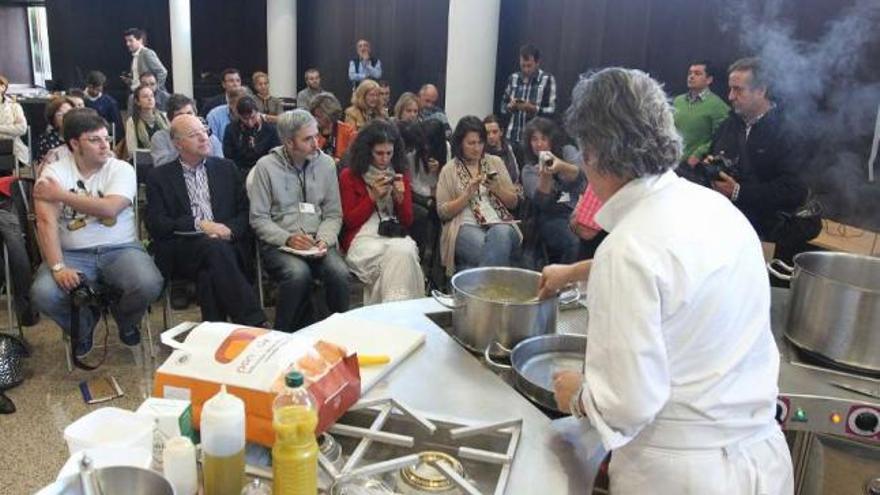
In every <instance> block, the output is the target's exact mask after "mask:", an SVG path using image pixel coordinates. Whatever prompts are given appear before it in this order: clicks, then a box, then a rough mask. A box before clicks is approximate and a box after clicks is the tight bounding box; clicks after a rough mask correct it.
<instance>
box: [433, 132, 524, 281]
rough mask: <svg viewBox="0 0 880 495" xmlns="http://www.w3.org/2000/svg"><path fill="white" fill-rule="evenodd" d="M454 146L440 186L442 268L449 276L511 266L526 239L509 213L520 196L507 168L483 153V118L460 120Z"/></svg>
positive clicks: (438, 188) (484, 136)
mask: <svg viewBox="0 0 880 495" xmlns="http://www.w3.org/2000/svg"><path fill="white" fill-rule="evenodd" d="M451 144H452V160H450V161H449V162H447V163H446V165H444V166H443V169H442V170H441V171H440V179H439V181H438V182H437V214H438V215H439V216H440V219H441V220H442V221H443V231H442V232H441V235H440V249H441V251H440V254H441V260H442V263H443V266H445V267H446V271H447V273H448V274H449V275H452V274H453V273H455V272H456V271H459V270H464V269H467V268H473V267H477V266H511V265H512V264H513V259H514V256H515V254H516V252H517V251H518V249H519V245H520V243H521V242H522V234H521V233H520V230H519V227H517V225H516V223H515V222H514V218H513V215H511V214H510V210H511V209H513V208H516V205H517V203H518V201H519V197H518V196H517V193H516V189H515V188H514V186H513V183H512V182H511V181H510V176H509V175H508V174H507V167H505V166H504V162H503V161H501V159H500V158H498V157H497V156H492V155H486V154H485V153H484V149H485V146H486V127H485V126H484V125H483V122H482V121H480V119H479V118H478V117H474V116H472V115H469V116H467V117H463V118H462V119H461V120H459V121H458V125H457V126H455V131H454V132H453V133H452V143H451Z"/></svg>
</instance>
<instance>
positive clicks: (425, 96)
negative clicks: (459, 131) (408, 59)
mask: <svg viewBox="0 0 880 495" xmlns="http://www.w3.org/2000/svg"><path fill="white" fill-rule="evenodd" d="M439 98H440V92H439V91H437V86H434V85H433V84H425V85H423V86H422V87H421V89H419V120H422V121H424V120H428V119H437V120H439V121H440V122H442V123H443V127H444V128H445V129H446V134H447V135H449V134H450V133H451V132H452V128H451V127H450V126H449V118H448V117H447V116H446V113H445V112H443V109H442V108H441V107H439V106H437V100H438V99H439Z"/></svg>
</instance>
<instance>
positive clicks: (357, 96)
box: [345, 79, 388, 130]
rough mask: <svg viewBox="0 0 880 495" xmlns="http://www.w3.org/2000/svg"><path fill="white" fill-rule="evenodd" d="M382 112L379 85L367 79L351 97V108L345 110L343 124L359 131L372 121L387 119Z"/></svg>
mask: <svg viewBox="0 0 880 495" xmlns="http://www.w3.org/2000/svg"><path fill="white" fill-rule="evenodd" d="M384 110H385V109H384V108H383V107H382V96H381V94H380V92H379V83H377V82H376V81H372V80H369V79H367V80H366V81H364V82H362V83H361V84H360V85H359V86H358V87H357V89H356V90H355V91H354V94H352V95H351V106H350V107H348V108H346V109H345V122H347V123H349V124H351V125H353V126H354V127H355V129H357V130H360V129H361V127H363V126H365V125H367V124H368V123H370V121H372V120H373V119H384V118H387V117H388V115H387V114H386V113H385V112H384Z"/></svg>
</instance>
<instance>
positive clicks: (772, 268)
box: [767, 258, 794, 281]
mask: <svg viewBox="0 0 880 495" xmlns="http://www.w3.org/2000/svg"><path fill="white" fill-rule="evenodd" d="M776 265H778V266H779V268H780V269H782V270H784V271H787V272H788V273H782V272H781V271H778V270H777V269H776V268H775V266H776ZM767 271H768V272H770V273H772V274H773V276H774V277H776V278H778V279H781V280H785V281H790V280H791V274H792V273H794V267H792V266H788V265H787V264H786V263H785V262H784V261H782V260H780V259H777V258H773V259H772V260H770V261H768V262H767Z"/></svg>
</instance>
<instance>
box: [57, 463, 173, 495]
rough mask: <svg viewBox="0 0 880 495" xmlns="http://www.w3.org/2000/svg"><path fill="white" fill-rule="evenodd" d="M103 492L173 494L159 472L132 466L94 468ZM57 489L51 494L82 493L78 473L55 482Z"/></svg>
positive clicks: (145, 494)
mask: <svg viewBox="0 0 880 495" xmlns="http://www.w3.org/2000/svg"><path fill="white" fill-rule="evenodd" d="M94 473H95V478H96V479H97V481H98V484H99V486H100V487H101V491H102V493H104V494H107V495H110V494H117V493H124V494H126V495H175V494H174V488H172V487H171V482H169V481H168V480H167V479H165V477H164V476H162V475H161V474H159V473H157V472H155V471H150V470H149V469H142V468H138V467H133V466H113V467H105V468H99V469H95V470H94ZM55 484H56V485H57V486H58V490H57V491H55V490H50V491H49V492H48V493H51V494H52V495H84V493H83V490H82V484H81V482H80V475H79V474H75V475H72V476H69V477H67V478H64V479H63V480H61V481H58V482H56V483H55ZM41 493H42V492H41Z"/></svg>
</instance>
